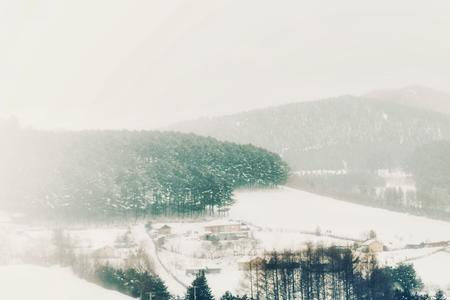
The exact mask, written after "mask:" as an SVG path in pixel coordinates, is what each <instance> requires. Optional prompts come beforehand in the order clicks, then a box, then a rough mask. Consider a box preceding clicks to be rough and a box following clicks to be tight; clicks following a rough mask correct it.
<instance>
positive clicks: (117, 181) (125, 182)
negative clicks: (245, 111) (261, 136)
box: [0, 127, 287, 218]
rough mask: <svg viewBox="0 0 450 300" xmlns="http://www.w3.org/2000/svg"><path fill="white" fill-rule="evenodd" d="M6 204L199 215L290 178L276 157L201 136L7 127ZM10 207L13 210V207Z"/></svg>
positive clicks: (64, 211) (56, 210)
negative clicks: (242, 190) (236, 194)
mask: <svg viewBox="0 0 450 300" xmlns="http://www.w3.org/2000/svg"><path fill="white" fill-rule="evenodd" d="M2 135H3V137H2V142H4V145H2V148H1V150H0V153H1V156H0V159H1V165H2V169H1V171H0V177H1V180H0V183H1V184H2V185H3V186H1V188H0V193H1V195H0V201H1V202H0V203H1V204H2V208H8V209H10V210H11V209H12V210H15V211H21V212H22V211H25V212H37V211H40V212H45V213H47V214H48V213H51V214H53V215H54V216H60V215H61V216H62V215H63V216H65V217H66V218H71V217H72V218H75V217H86V218H100V217H105V218H110V217H116V216H121V217H123V216H133V217H138V216H141V215H149V214H157V215H158V214H167V215H168V214H178V215H192V214H200V213H205V212H212V211H213V210H214V209H215V208H217V207H220V206H224V205H227V204H228V203H229V201H230V200H231V195H232V191H233V189H235V188H237V187H243V186H253V185H258V186H272V185H276V184H280V183H284V182H285V180H286V179H287V166H286V164H285V163H284V162H283V161H282V160H281V159H280V157H279V156H278V155H276V154H273V153H270V152H268V151H265V150H263V149H260V148H257V147H254V146H250V145H237V144H233V143H224V142H219V141H217V140H215V139H213V138H204V137H199V136H195V135H193V134H181V133H173V132H148V131H139V132H137V131H136V132H131V131H83V132H44V131H33V130H22V129H19V128H15V129H12V128H11V127H8V130H3V133H2ZM6 206H8V207H6Z"/></svg>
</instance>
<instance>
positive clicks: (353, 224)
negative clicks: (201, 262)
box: [230, 187, 450, 248]
mask: <svg viewBox="0 0 450 300" xmlns="http://www.w3.org/2000/svg"><path fill="white" fill-rule="evenodd" d="M235 198H236V200H237V201H236V204H235V205H234V206H233V207H232V208H231V211H230V217H231V218H233V219H235V220H245V221H247V222H249V223H252V224H253V225H256V226H261V227H270V228H273V229H283V230H304V231H312V232H313V231H316V230H317V229H318V228H319V229H320V231H321V232H322V233H326V232H328V233H329V234H332V235H336V236H342V237H348V238H354V239H364V238H365V235H366V234H367V232H368V231H370V230H374V231H375V232H376V234H377V237H378V239H380V240H381V241H382V242H383V243H384V244H385V245H387V246H388V247H391V248H398V247H402V246H405V245H406V244H416V243H417V244H418V243H422V242H436V241H449V240H450V223H448V222H444V221H438V220H432V219H428V218H423V217H417V216H412V215H408V214H403V213H397V212H392V211H388V210H384V209H378V208H371V207H367V206H362V205H357V204H353V203H349V202H344V201H339V200H336V199H332V198H329V197H323V196H319V195H316V194H311V193H307V192H303V191H299V190H295V189H291V188H287V187H282V188H279V189H273V190H261V191H240V192H237V193H236V195H235Z"/></svg>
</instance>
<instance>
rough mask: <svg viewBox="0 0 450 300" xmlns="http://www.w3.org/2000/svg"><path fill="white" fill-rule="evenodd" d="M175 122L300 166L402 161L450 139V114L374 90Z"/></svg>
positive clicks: (370, 166)
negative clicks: (424, 146) (418, 149)
mask: <svg viewBox="0 0 450 300" xmlns="http://www.w3.org/2000/svg"><path fill="white" fill-rule="evenodd" d="M380 95H381V94H380ZM393 99H397V98H395V97H394V96H393ZM398 99H403V98H398ZM405 99H406V98H405ZM417 106H418V105H417ZM170 128H171V129H173V130H178V131H181V132H193V133H197V134H200V135H206V136H212V137H215V138H218V139H221V140H226V141H232V142H237V143H251V144H254V145H257V146H260V147H263V148H266V149H268V150H271V151H273V152H276V153H278V154H280V155H281V156H282V157H283V158H284V159H285V160H286V161H287V162H288V163H289V164H290V166H291V168H292V169H293V170H294V171H295V170H317V169H326V170H330V169H333V170H337V169H339V170H340V169H348V170H375V169H380V168H394V167H402V166H403V165H404V164H405V160H406V158H407V157H409V155H410V154H411V153H412V150H413V149H415V148H416V147H417V146H418V145H422V144H426V143H428V142H431V141H438V140H443V139H450V117H449V116H447V115H445V114H442V113H437V112H434V111H431V110H424V109H421V108H419V107H414V106H413V105H406V100H402V101H400V100H399V101H394V100H391V99H387V96H386V99H381V96H380V97H378V98H377V99H375V96H373V94H372V96H370V97H369V96H362V97H355V96H342V97H337V98H332V99H325V100H318V101H313V102H302V103H293V104H289V105H284V106H279V107H272V108H266V109H260V110H254V111H249V112H244V113H239V114H234V115H229V116H224V117H217V118H210V119H200V120H195V121H187V122H182V123H179V124H176V125H174V126H172V127H170Z"/></svg>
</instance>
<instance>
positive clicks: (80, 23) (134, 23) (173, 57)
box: [0, 0, 450, 129]
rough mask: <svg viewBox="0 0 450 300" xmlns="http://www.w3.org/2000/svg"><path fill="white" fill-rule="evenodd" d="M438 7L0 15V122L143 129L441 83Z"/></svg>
mask: <svg viewBox="0 0 450 300" xmlns="http://www.w3.org/2000/svg"><path fill="white" fill-rule="evenodd" d="M449 8H450V4H449V3H448V1H410V0H401V1H385V0H383V1H360V0H355V1H313V2H312V1H283V2H282V3H280V2H274V1H261V0H257V1H256V0H254V1H253V0H252V1H211V0H205V1H195V2H191V1H111V0H108V1H61V0H47V1H29V0H4V1H1V3H0V82H1V88H0V115H1V116H16V117H17V118H18V119H19V120H20V122H21V123H22V124H23V125H25V126H31V127H34V128H44V129H86V128H111V129H117V128H130V129H135V128H139V129H152V128H158V127H161V126H165V125H168V124H171V123H173V122H177V121H181V120H185V119H192V118H197V117H201V116H214V115H222V114H229V113H233V112H238V111H245V110H249V109H252V108H257V107H267V106H274V105H278V104H282V103H287V102H293V101H307V100H314V99H319V98H323V97H329V96H337V95H340V94H361V93H365V92H367V91H370V90H374V89H379V88H389V87H400V86H405V85H409V84H422V85H426V86H430V87H432V88H437V89H446V88H447V86H448V82H449V80H450V59H449V58H448V53H449V52H450V40H449V39H448V36H450V19H449V18H448V9H449Z"/></svg>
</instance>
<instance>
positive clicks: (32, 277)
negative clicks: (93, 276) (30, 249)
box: [0, 265, 133, 300]
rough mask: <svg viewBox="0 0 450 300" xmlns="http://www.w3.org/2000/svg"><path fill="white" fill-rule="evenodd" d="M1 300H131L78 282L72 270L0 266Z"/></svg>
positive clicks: (87, 283) (83, 281) (79, 280)
mask: <svg viewBox="0 0 450 300" xmlns="http://www.w3.org/2000/svg"><path fill="white" fill-rule="evenodd" d="M0 282H1V283H2V285H1V286H2V287H1V289H0V299H2V300H29V299H33V300H79V299H83V300H131V299H133V298H130V297H128V296H125V295H122V294H120V293H118V292H115V291H110V290H106V289H104V288H102V287H100V286H97V285H95V284H92V283H89V282H87V281H85V280H82V279H79V278H78V277H77V276H76V275H74V274H73V273H72V272H71V271H70V270H69V269H66V268H60V267H51V268H45V267H38V266H30V265H17V266H0Z"/></svg>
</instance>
